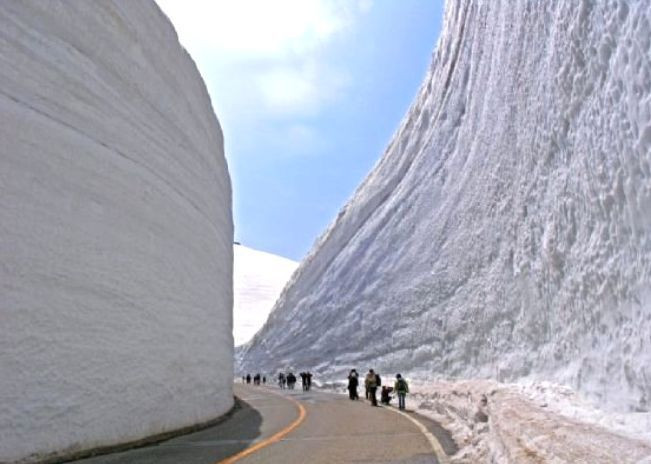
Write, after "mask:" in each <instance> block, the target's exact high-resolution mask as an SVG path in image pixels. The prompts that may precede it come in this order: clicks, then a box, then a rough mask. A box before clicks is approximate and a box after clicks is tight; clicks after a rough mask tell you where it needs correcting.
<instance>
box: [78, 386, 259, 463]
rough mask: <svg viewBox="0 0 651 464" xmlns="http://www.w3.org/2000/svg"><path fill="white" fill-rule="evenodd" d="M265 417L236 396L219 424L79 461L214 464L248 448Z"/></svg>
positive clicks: (257, 435)
mask: <svg viewBox="0 0 651 464" xmlns="http://www.w3.org/2000/svg"><path fill="white" fill-rule="evenodd" d="M261 424H262V416H261V414H260V413H259V412H258V411H257V410H256V409H254V408H253V407H252V406H251V405H250V404H249V403H247V402H246V401H243V400H241V399H239V398H235V407H234V408H233V410H232V411H231V412H230V413H229V414H227V415H226V416H224V418H223V420H220V422H219V423H217V424H215V425H212V426H209V427H207V428H205V429H202V430H199V431H196V432H192V433H188V434H186V435H181V436H177V437H174V438H171V439H169V440H165V441H161V442H158V443H156V444H153V445H147V446H143V447H138V448H135V449H130V450H126V451H121V452H115V453H111V454H105V455H102V456H97V457H93V458H89V459H84V460H83V461H77V462H78V463H80V464H151V463H156V464H179V463H184V464H190V463H191V464H214V463H215V462H216V461H220V460H222V459H225V458H227V457H229V456H232V455H233V454H236V453H239V452H240V451H242V450H243V449H245V448H248V447H249V446H250V445H251V443H252V442H254V441H255V440H256V439H257V438H258V437H260V434H261V431H260V430H261Z"/></svg>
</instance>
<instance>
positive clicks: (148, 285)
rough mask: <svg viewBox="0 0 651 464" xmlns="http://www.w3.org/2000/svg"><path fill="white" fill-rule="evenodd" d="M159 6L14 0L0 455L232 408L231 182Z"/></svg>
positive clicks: (5, 160)
mask: <svg viewBox="0 0 651 464" xmlns="http://www.w3.org/2000/svg"><path fill="white" fill-rule="evenodd" d="M222 147H223V141H222V133H221V129H220V127H219V124H218V122H217V120H216V118H215V115H214V113H213V110H212V108H211V104H210V100H209V97H208V94H207V92H206V89H205V86H204V83H203V81H202V79H201V77H200V75H199V73H198V71H197V69H196V67H195V65H194V63H193V62H192V60H191V59H190V57H189V56H188V54H187V53H186V52H185V51H184V50H183V49H182V48H181V46H180V45H179V43H178V40H177V37H176V33H175V32H174V29H173V28H172V26H171V24H170V23H169V21H168V20H167V18H166V17H165V16H164V15H163V14H162V12H161V11H160V10H159V9H158V7H157V6H156V5H155V4H154V3H153V2H152V1H120V2H117V1H116V2H113V1H109V0H102V1H84V0H68V1H65V2H63V1H48V2H41V1H37V0H33V1H31V0H26V1H19V2H3V4H2V8H0V462H14V461H20V462H23V461H24V462H28V461H35V460H40V459H43V458H46V457H51V456H56V455H67V454H74V453H75V452H77V451H79V450H82V449H88V448H94V447H101V446H105V445H111V444H115V443H119V442H125V441H130V440H136V439H140V438H143V437H145V436H148V435H152V434H158V433H160V432H165V431H170V430H174V429H178V428H183V427H185V426H189V425H192V424H197V423H201V422H204V421H209V420H211V419H213V418H215V417H217V416H220V415H221V414H223V413H225V412H226V411H227V410H228V409H229V408H230V407H231V405H232V401H233V400H232V362H233V361H232V359H233V348H232V347H233V338H232V334H231V327H232V315H231V306H232V257H233V251H232V238H233V230H232V227H233V226H232V219H231V188H230V180H229V176H228V171H227V166H226V162H225V160H224V155H223V148H222Z"/></svg>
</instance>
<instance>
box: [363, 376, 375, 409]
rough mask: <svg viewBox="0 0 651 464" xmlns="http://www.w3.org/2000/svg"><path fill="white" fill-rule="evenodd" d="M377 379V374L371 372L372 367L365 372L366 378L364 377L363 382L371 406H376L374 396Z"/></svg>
mask: <svg viewBox="0 0 651 464" xmlns="http://www.w3.org/2000/svg"><path fill="white" fill-rule="evenodd" d="M377 381H378V376H377V374H375V372H373V369H369V370H368V374H366V378H365V379H364V384H365V385H366V390H367V391H368V399H370V400H371V406H377V397H376V396H375V394H376V392H377Z"/></svg>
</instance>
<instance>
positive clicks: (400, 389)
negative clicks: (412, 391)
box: [393, 374, 409, 409]
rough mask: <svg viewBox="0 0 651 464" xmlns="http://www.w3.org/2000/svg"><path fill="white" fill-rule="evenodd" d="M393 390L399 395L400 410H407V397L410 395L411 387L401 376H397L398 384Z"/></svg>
mask: <svg viewBox="0 0 651 464" xmlns="http://www.w3.org/2000/svg"><path fill="white" fill-rule="evenodd" d="M393 389H394V390H395V391H396V393H397V395H398V408H400V409H405V397H406V396H407V393H409V385H408V384H407V381H406V380H405V379H403V378H402V376H401V375H400V374H396V383H395V384H394V386H393Z"/></svg>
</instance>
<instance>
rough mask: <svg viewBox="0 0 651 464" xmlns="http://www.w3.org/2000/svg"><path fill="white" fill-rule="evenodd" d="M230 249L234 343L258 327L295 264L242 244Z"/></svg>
mask: <svg viewBox="0 0 651 464" xmlns="http://www.w3.org/2000/svg"><path fill="white" fill-rule="evenodd" d="M233 252H234V261H233V338H234V339H235V345H236V346H237V345H241V344H243V343H246V342H248V341H249V340H250V339H251V337H253V335H255V333H256V332H257V331H258V330H260V327H262V325H263V324H264V323H265V321H266V320H267V317H268V316H269V313H270V312H271V308H273V306H274V303H275V302H276V300H277V299H278V295H280V292H281V291H282V289H283V288H284V287H285V285H286V284H287V281H288V280H289V278H290V277H291V275H292V273H293V272H294V271H295V270H296V267H297V266H298V263H297V262H296V261H292V260H291V259H287V258H283V257H282V256H278V255H274V254H272V253H266V252H264V251H259V250H254V249H253V248H249V247H246V246H243V245H237V244H236V245H234V246H233Z"/></svg>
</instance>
